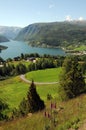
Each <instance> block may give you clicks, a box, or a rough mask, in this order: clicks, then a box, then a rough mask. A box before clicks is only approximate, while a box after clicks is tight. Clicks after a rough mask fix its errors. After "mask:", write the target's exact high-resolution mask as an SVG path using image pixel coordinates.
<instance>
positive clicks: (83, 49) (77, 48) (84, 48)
mask: <svg viewBox="0 0 86 130" xmlns="http://www.w3.org/2000/svg"><path fill="white" fill-rule="evenodd" d="M74 50H75V51H85V50H86V45H81V46H79V47H76V48H75V49H74Z"/></svg>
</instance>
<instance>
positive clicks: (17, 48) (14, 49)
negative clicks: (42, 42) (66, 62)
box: [0, 41, 65, 59]
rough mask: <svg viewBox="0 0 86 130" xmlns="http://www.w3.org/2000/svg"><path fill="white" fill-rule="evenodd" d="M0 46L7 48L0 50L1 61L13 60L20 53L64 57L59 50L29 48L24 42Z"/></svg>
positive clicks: (7, 43)
mask: <svg viewBox="0 0 86 130" xmlns="http://www.w3.org/2000/svg"><path fill="white" fill-rule="evenodd" d="M0 45H3V46H7V47H8V48H7V49H5V50H2V51H1V53H0V57H2V58H3V59H7V58H14V57H16V56H20V55H21V53H24V54H26V53H29V54H30V53H38V54H41V55H43V54H49V55H65V52H64V51H63V50H62V49H60V48H41V47H31V46H30V45H28V44H27V43H26V42H19V41H10V42H4V43H0Z"/></svg>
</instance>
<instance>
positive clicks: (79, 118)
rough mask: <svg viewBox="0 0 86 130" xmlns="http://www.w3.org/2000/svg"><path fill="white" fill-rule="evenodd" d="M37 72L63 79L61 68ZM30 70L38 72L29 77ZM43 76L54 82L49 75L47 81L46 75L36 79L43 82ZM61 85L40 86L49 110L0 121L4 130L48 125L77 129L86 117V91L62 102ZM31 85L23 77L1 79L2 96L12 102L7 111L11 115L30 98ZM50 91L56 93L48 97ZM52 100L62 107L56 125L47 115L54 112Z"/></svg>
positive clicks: (39, 129)
mask: <svg viewBox="0 0 86 130" xmlns="http://www.w3.org/2000/svg"><path fill="white" fill-rule="evenodd" d="M35 72H37V75H36V76H38V75H39V73H38V72H40V73H41V72H42V73H43V76H45V74H47V76H49V74H50V75H51V74H52V75H53V76H55V77H56V76H57V77H58V78H57V77H56V80H55V81H59V74H60V73H61V68H55V69H46V70H40V71H35ZM46 72H47V73H46ZM57 72H58V73H57ZM30 73H31V75H32V74H33V73H34V71H33V72H29V73H27V74H26V75H28V76H29V74H30ZM56 74H57V75H56ZM39 77H40V76H39ZM37 78H38V77H37ZM43 79H44V82H46V81H47V80H48V82H49V81H52V82H54V80H53V79H52V78H51V76H50V77H49V78H48V77H47V80H46V78H42V80H38V79H37V80H36V81H39V82H40V81H41V82H43ZM58 85H59V84H49V85H36V88H37V92H38V94H39V95H40V97H41V99H43V100H44V102H45V105H46V109H45V110H43V111H41V112H37V113H35V114H31V115H29V114H28V116H26V117H22V118H17V119H15V120H13V121H8V122H0V130H44V127H45V126H47V125H50V126H51V129H52V130H70V128H72V130H77V129H78V128H79V127H81V125H82V123H83V120H84V119H86V94H83V95H81V96H79V97H77V98H74V99H71V100H69V101H65V102H61V101H60V100H59V96H58ZM29 86H30V84H28V83H25V82H24V81H22V80H21V79H20V77H19V76H16V77H12V78H9V79H6V80H4V81H0V98H1V99H3V100H5V101H6V102H7V103H8V105H9V110H8V111H6V113H8V114H10V113H11V112H12V110H13V109H14V108H18V106H19V104H20V102H21V100H22V99H23V97H26V95H27V92H28V89H29ZM48 94H50V95H51V96H52V99H51V100H47V95H48ZM51 102H53V103H56V110H58V109H59V108H62V109H61V111H58V113H57V114H56V119H57V124H56V127H54V125H52V124H51V123H50V119H49V118H46V117H45V116H44V112H45V111H47V112H49V113H50V112H51V109H50V104H51ZM83 130H84V129H83Z"/></svg>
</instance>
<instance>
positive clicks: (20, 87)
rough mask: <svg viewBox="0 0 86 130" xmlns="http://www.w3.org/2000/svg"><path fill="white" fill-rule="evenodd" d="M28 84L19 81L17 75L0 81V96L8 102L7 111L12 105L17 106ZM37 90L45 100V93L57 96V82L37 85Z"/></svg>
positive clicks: (24, 94) (24, 95)
mask: <svg viewBox="0 0 86 130" xmlns="http://www.w3.org/2000/svg"><path fill="white" fill-rule="evenodd" d="M29 86H30V84H27V83H25V82H23V81H21V80H20V78H19V77H13V78H10V79H7V80H4V81H0V98H1V99H3V100H5V101H6V102H7V103H8V104H9V108H10V110H9V111H11V110H12V109H13V108H14V107H16V108H18V106H19V104H20V102H21V100H22V99H23V97H26V95H27V91H28V88H29ZM37 92H38V93H39V95H40V97H41V98H42V99H43V100H45V101H46V100H47V94H51V95H52V97H56V96H57V84H55V85H37Z"/></svg>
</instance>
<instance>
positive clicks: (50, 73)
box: [25, 67, 62, 82]
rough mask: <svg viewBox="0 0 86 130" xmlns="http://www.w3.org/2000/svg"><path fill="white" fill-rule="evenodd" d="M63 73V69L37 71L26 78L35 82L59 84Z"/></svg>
mask: <svg viewBox="0 0 86 130" xmlns="http://www.w3.org/2000/svg"><path fill="white" fill-rule="evenodd" d="M61 72H62V68H61V67H59V68H52V69H44V70H36V71H31V72H28V73H27V74H26V75H25V77H26V79H28V80H30V81H31V80H32V79H33V80H34V81H35V82H58V81H59V76H60V74H61Z"/></svg>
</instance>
